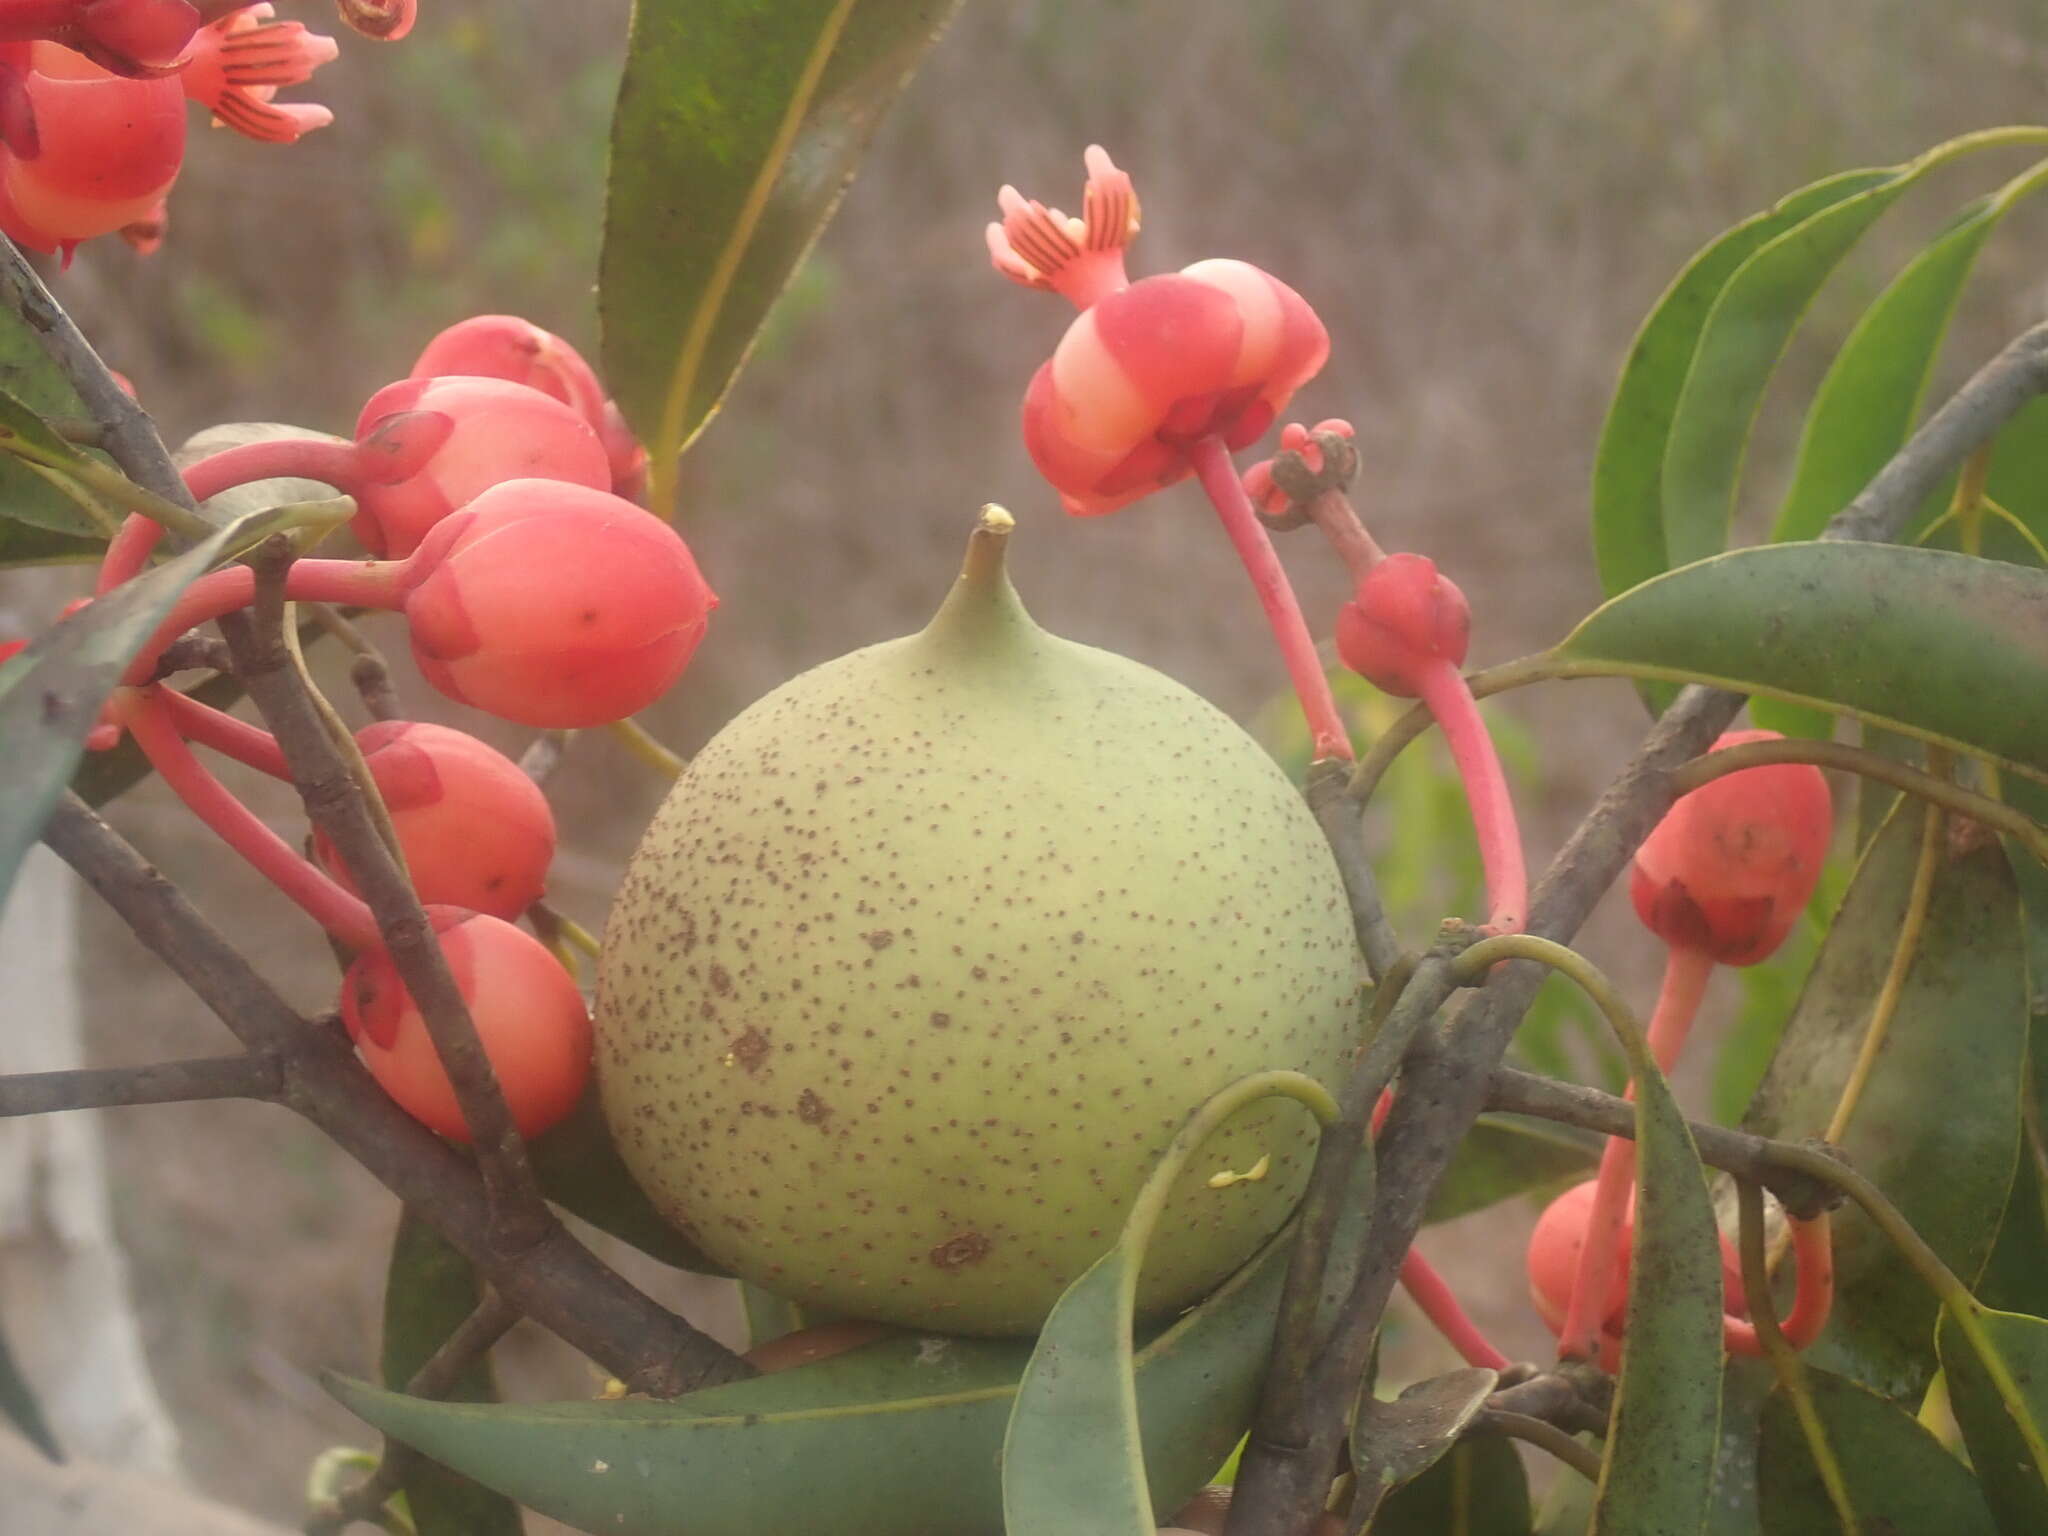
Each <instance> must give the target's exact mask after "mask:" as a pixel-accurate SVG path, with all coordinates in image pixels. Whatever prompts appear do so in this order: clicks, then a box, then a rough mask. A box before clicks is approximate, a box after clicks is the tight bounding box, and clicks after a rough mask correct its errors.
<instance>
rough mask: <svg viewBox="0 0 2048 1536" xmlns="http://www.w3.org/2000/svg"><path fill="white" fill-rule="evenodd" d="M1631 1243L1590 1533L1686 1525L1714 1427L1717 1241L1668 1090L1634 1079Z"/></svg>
mask: <svg viewBox="0 0 2048 1536" xmlns="http://www.w3.org/2000/svg"><path fill="white" fill-rule="evenodd" d="M1636 1094H1637V1107H1636V1135H1637V1162H1636V1215H1635V1243H1634V1250H1633V1256H1632V1257H1631V1259H1630V1263H1629V1282H1628V1318H1627V1324H1626V1327H1625V1329H1624V1331H1623V1335H1622V1337H1623V1340H1624V1343H1623V1345H1622V1354H1621V1380H1620V1382H1619V1384H1618V1385H1617V1387H1616V1390H1615V1399H1614V1417H1613V1420H1612V1426H1613V1427H1612V1432H1611V1434H1610V1435H1609V1437H1608V1442H1607V1455H1606V1459H1605V1460H1604V1461H1603V1462H1602V1463H1601V1468H1600V1490H1599V1494H1598V1496H1597V1497H1596V1498H1595V1500H1594V1504H1593V1536H1649V1533H1653V1532H1654V1533H1658V1536H1663V1533H1667V1532H1669V1533H1672V1536H1677V1533H1679V1532H1687V1533H1691V1532H1696V1531H1698V1530H1699V1529H1700V1528H1701V1526H1702V1525H1703V1524H1704V1523H1705V1521H1706V1518H1707V1509H1708V1505H1709V1502H1710V1500H1711V1496H1712V1492H1713V1485H1714V1456H1715V1452H1716V1450H1717V1449H1718V1446H1719V1442H1720V1433H1721V1309H1722V1296H1721V1245H1720V1234H1719V1232H1718V1229H1717V1228H1716V1227H1715V1225H1714V1211H1713V1206H1712V1205H1711V1204H1710V1203H1709V1201H1708V1199H1707V1181H1706V1172H1705V1170H1704V1169H1703V1168H1702V1167H1701V1165H1700V1158H1699V1152H1698V1150H1697V1149H1696V1148H1695V1147H1694V1146H1693V1141H1692V1132H1691V1131H1690V1130H1688V1129H1687V1127H1686V1123H1685V1117H1684V1115H1683V1114H1682V1113H1680V1111H1679V1108H1678V1101H1677V1100H1676V1099H1674V1098H1673V1097H1672V1096H1671V1085H1670V1084H1669V1083H1667V1082H1665V1080H1664V1077H1663V1074H1662V1073H1659V1072H1657V1071H1655V1070H1654V1069H1653V1070H1651V1071H1649V1072H1648V1073H1646V1074H1644V1075H1642V1076H1639V1077H1638V1079H1637V1082H1636Z"/></svg>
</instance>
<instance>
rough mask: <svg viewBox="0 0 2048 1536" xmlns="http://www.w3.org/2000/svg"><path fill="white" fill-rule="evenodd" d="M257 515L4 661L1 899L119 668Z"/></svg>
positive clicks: (0, 689)
mask: <svg viewBox="0 0 2048 1536" xmlns="http://www.w3.org/2000/svg"><path fill="white" fill-rule="evenodd" d="M260 526H261V525H260V522H259V521H258V520H257V519H253V518H252V519H245V520H244V521H242V522H240V523H235V524H232V525H230V526H229V527H226V528H223V529H221V530H220V531H218V532H217V533H214V534H212V535H210V536H209V537H208V538H206V539H205V540H204V541H202V542H201V543H200V544H198V545H196V546H194V547H193V548H192V549H189V550H187V551H186V552H185V553H184V554H182V555H179V556H178V557H177V558H176V559H175V560H172V561H170V562H168V563H167V564H165V565H161V566H158V567H157V568H156V569H155V570H153V571H149V572H147V573H145V574H144V575H142V576H140V577H138V578H136V579H135V580H134V581H131V582H129V583H127V584H126V585H125V586H123V587H121V588H120V589H119V590H118V591H115V592H110V593H108V594H107V595H106V596H105V597H102V598H99V599H97V600H96V601H94V602H92V603H89V604H88V605H86V606H85V607H84V608H81V609H80V610H79V611H78V612H77V613H74V614H73V615H72V616H71V617H70V618H68V619H63V620H60V621H59V622H58V623H56V624H54V625H52V626H51V627H50V628H49V629H47V630H45V631H44V632H43V633H42V634H41V635H39V636H37V637H36V639H35V640H34V641H33V642H32V643H31V644H30V645H29V647H28V649H27V650H25V651H23V652H22V653H21V654H20V655H18V656H16V657H15V658H14V659H13V660H11V661H9V662H8V663H7V664H6V665H5V666H0V783H4V784H6V785H7V794H6V797H5V798H4V800H0V901H4V900H5V897H6V893H7V891H8V889H9V888H10V887H11V886H12V885H13V884H14V876H15V872H16V870H17V869H18V868H19V867H20V864H21V858H22V855H23V854H24V853H26V852H27V851H28V850H29V848H30V847H32V846H33V845H34V844H35V842H36V840H37V838H38V837H40V836H41V834H42V826H43V820H44V818H45V817H47V816H48V815H49V812H50V807H51V806H52V805H54V804H55V803H56V801H57V797H58V796H59V795H60V794H62V793H63V791H64V786H65V782H66V781H67V780H68V779H69V778H70V777H71V771H72V769H73V768H74V767H75V766H76V765H77V763H78V759H79V757H80V755H81V753H82V751H83V748H84V742H85V735H86V732H88V731H89V730H91V729H92V727H93V725H94V723H95V722H96V720H97V719H98V716H99V710H100V705H101V704H102V703H104V702H105V701H106V697H107V695H108V694H109V693H111V692H112V691H113V688H114V685H115V684H116V683H117V682H118V681H120V677H121V672H122V670H123V669H124V668H125V667H126V666H127V665H128V663H129V661H130V660H131V659H132V658H133V657H134V655H135V653H136V652H137V651H138V650H140V649H141V648H142V646H143V644H144V642H145V641H147V640H148V639H149V637H150V635H151V634H152V633H154V632H155V630H156V627H157V625H158V624H160V623H162V622H163V620H164V619H165V618H166V617H168V616H169V614H170V610H171V608H172V606H173V605H174V604H175V603H176V602H177V600H178V595H179V594H180V593H181V592H183V591H184V590H185V588H186V587H188V586H190V585H191V584H192V583H193V582H194V581H195V580H197V579H198V578H199V577H200V576H201V575H203V574H204V573H205V572H206V569H207V567H208V566H210V565H211V564H212V563H213V561H214V560H215V559H216V558H217V557H218V556H219V554H220V553H221V551H222V550H224V549H226V548H228V547H230V546H231V545H232V544H234V543H236V542H238V541H240V540H245V539H247V537H248V536H249V534H250V532H251V531H252V529H256V528H260Z"/></svg>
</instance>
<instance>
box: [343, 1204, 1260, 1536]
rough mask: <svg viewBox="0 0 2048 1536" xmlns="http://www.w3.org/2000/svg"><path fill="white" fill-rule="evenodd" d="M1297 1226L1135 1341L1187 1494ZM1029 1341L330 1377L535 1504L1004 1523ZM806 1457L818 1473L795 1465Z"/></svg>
mask: <svg viewBox="0 0 2048 1536" xmlns="http://www.w3.org/2000/svg"><path fill="white" fill-rule="evenodd" d="M1292 1236H1293V1232H1292V1229H1291V1228H1290V1229H1289V1230H1288V1231H1286V1232H1284V1233H1282V1234H1281V1236H1280V1237H1279V1238H1277V1239H1276V1240H1275V1241H1274V1242H1273V1243H1272V1244H1270V1245H1268V1247H1267V1248H1266V1249H1265V1250H1264V1251H1263V1252H1261V1253H1260V1254H1259V1255H1258V1257H1256V1258H1255V1259H1253V1260H1252V1262H1251V1263H1249V1264H1247V1265H1246V1266H1245V1267H1244V1268H1243V1269H1241V1270H1239V1271H1238V1273H1237V1274H1236V1275H1234V1276H1233V1277H1232V1278H1231V1279H1230V1280H1228V1281H1227V1282H1225V1283H1224V1285H1223V1286H1222V1287H1221V1288H1220V1289H1219V1290H1217V1291H1216V1292H1215V1294H1213V1295H1211V1296H1210V1297H1209V1298H1208V1299H1207V1300H1206V1301H1204V1302H1203V1303H1202V1304H1201V1305H1200V1306H1198V1307H1196V1308H1195V1309H1194V1310H1193V1311H1191V1312H1189V1313H1187V1314H1185V1315H1184V1316H1183V1317H1181V1318H1180V1319H1179V1320H1178V1321H1176V1322H1174V1323H1173V1324H1172V1325H1171V1326H1170V1327H1167V1328H1165V1329H1163V1330H1161V1331H1159V1332H1157V1333H1155V1334H1152V1335H1150V1336H1149V1338H1148V1339H1147V1340H1146V1341H1145V1342H1144V1343H1142V1344H1141V1345H1140V1346H1139V1347H1138V1349H1137V1351H1136V1353H1135V1355H1134V1357H1133V1361H1134V1364H1135V1366H1136V1377H1137V1391H1138V1410H1139V1421H1140V1423H1141V1424H1142V1426H1143V1431H1144V1445H1145V1474H1146V1479H1147V1481H1148V1483H1149V1484H1150V1486H1151V1487H1152V1489H1153V1491H1154V1493H1155V1494H1156V1495H1157V1496H1158V1497H1159V1499H1160V1502H1161V1505H1162V1506H1163V1507H1167V1508H1172V1507H1176V1504H1177V1502H1179V1501H1185V1500H1186V1499H1187V1498H1188V1497H1189V1496H1190V1495H1191V1494H1193V1493H1194V1491H1195V1490H1196V1489H1197V1488H1200V1487H1201V1486H1202V1485H1203V1484H1204V1483H1205V1482H1207V1481H1208V1479H1209V1475H1210V1474H1211V1473H1212V1472H1214V1471H1215V1470H1216V1468H1217V1467H1218V1466H1219V1465H1220V1464H1221V1463H1222V1461H1223V1459H1224V1457H1226V1456H1227V1455H1229V1454H1230V1449H1231V1447H1232V1446H1233V1445H1235V1444H1236V1443H1237V1440H1238V1437H1239V1436H1240V1435H1242V1434H1243V1433H1244V1430H1245V1427H1246V1425H1248V1424H1249V1423H1250V1420H1251V1414H1252V1409H1253V1406H1254V1404H1255V1403H1256V1402H1257V1398H1258V1390H1259V1378H1260V1375H1261V1373H1262V1372H1263V1370H1264V1368H1265V1362H1266V1354H1267V1351H1268V1349H1269V1348H1270V1347H1271V1344H1272V1337H1273V1319H1274V1316H1275V1313H1276V1311H1277V1309H1278V1306H1279V1297H1280V1286H1281V1281H1282V1279H1283V1277H1284V1274H1285V1270H1286V1265H1287V1251H1288V1246H1289V1243H1290V1241H1291V1239H1292ZM1031 1349H1032V1342H1031V1341H1030V1340H1028V1339H968V1338H948V1337H943V1336H938V1335H917V1334H902V1335H898V1336H896V1337H893V1338H889V1339H884V1340H881V1341H879V1342H877V1343H874V1344H870V1345H867V1346H865V1347H864V1348H861V1349H856V1350H850V1351H848V1352H847V1353H845V1354H842V1355H837V1356H834V1357H832V1358H831V1359H827V1360H822V1361H820V1362H818V1363H817V1364H815V1365H807V1366H803V1367H800V1368H798V1369H796V1370H791V1371H785V1372H781V1373H779V1374H777V1375H773V1376H762V1377H757V1378H755V1379H754V1380H751V1381H742V1382H735V1383H733V1384H731V1385H729V1386H723V1387H713V1388H711V1389H709V1390H708V1391H704V1392H696V1393H692V1394H691V1395H689V1396H687V1397H682V1398H677V1399H675V1400H674V1401H672V1402H634V1401H624V1402H599V1403H591V1402H573V1403H542V1404H461V1403H438V1402H427V1401H423V1400H421V1399H418V1398H409V1397H404V1396H401V1395H399V1394H397V1393H393V1392H383V1391H379V1390H378V1389H377V1388H375V1387H372V1386H370V1385H368V1384H367V1383H363V1382H355V1381H349V1380H346V1379H342V1378H330V1379H329V1382H328V1385H329V1387H330V1389H331V1390H332V1391H333V1392H334V1393H335V1395H336V1396H337V1397H339V1398H340V1399H341V1400H342V1402H343V1403H345V1404H346V1405H347V1406H348V1407H349V1408H350V1409H351V1410H352V1411H354V1412H355V1413H357V1414H359V1415H360V1416H361V1417H363V1418H364V1419H367V1420H368V1421H369V1422H370V1423H371V1424H373V1425H375V1426H376V1427H377V1428H379V1429H383V1430H385V1431H387V1432H389V1433H392V1434H395V1435H397V1436H399V1437H400V1438H401V1439H403V1440H404V1441H405V1442H406V1443H407V1444H409V1445H413V1446H417V1447H418V1448H419V1449H420V1450H421V1451H423V1452H425V1453H426V1454H427V1455H430V1456H433V1457H434V1458H435V1459H437V1460H439V1461H441V1462H443V1463H445V1464H447V1465H449V1466H452V1467H456V1468H458V1469H459V1470H461V1471H463V1472H466V1473H468V1474H469V1475H470V1476H472V1477H475V1478H476V1479H477V1480H478V1481H480V1482H482V1483H485V1484H486V1485H488V1486H491V1487H495V1488H498V1489H500V1490H501V1491H503V1492H504V1493H506V1494H508V1495H509V1496H511V1497H512V1498H514V1499H516V1500H518V1501H519V1502H520V1503H521V1504H524V1505H527V1506H529V1507H531V1508H533V1509H536V1510H539V1511H540V1512H541V1513H543V1514H547V1515H551V1516H553V1517H554V1518H555V1519H557V1520H561V1521H564V1522H566V1523H568V1524H570V1525H573V1526H577V1527H579V1528H581V1529H585V1530H601V1531H615V1532H619V1533H621V1536H671V1533H672V1536H759V1533H761V1532H763V1531H770V1530H792V1531H805V1532H811V1533H814V1536H824V1533H825V1531H826V1529H827V1528H826V1527H825V1526H824V1525H823V1522H822V1520H821V1516H820V1511H824V1510H829V1511H831V1512H832V1524H831V1526H830V1527H829V1530H830V1536H960V1533H962V1532H967V1531H995V1530H1000V1529H1001V1528H1002V1520H1003V1515H1002V1508H1003V1505H1002V1486H1001V1480H1000V1473H999V1470H998V1456H999V1453H1000V1448H1001V1446H1002V1442H1003V1431H1004V1427H1005V1424H1006V1422H1007V1421H1008V1419H1009V1416H1010V1407H1011V1404H1012V1402H1013V1401H1014V1400H1015V1397H1016V1393H1017V1383H1018V1379H1019V1377H1020V1376H1021V1375H1022V1374H1023V1371H1024V1367H1025V1363H1026V1362H1027V1361H1028V1360H1029V1358H1030V1355H1031ZM792 1469H801V1475H800V1476H797V1475H792Z"/></svg>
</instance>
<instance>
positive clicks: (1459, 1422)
mask: <svg viewBox="0 0 2048 1536" xmlns="http://www.w3.org/2000/svg"><path fill="white" fill-rule="evenodd" d="M1499 1383H1500V1373H1499V1372H1498V1371H1490V1370H1487V1369H1485V1368H1484V1367H1482V1366H1468V1367H1467V1368H1466V1369H1464V1370H1461V1371H1451V1372H1449V1373H1448V1374H1446V1375H1443V1376H1432V1377H1431V1378H1430V1379H1429V1380H1427V1381H1418V1382H1417V1383H1415V1385H1414V1386H1412V1387H1409V1388H1408V1389H1407V1390H1406V1391H1405V1392H1403V1393H1402V1394H1401V1395H1400V1396H1399V1397H1396V1398H1393V1399H1391V1400H1389V1399H1383V1398H1381V1397H1378V1396H1376V1395H1375V1394H1374V1392H1373V1389H1372V1382H1371V1381H1370V1380H1367V1381H1365V1382H1362V1383H1360V1385H1359V1389H1358V1402H1357V1405H1356V1406H1355V1408H1354V1409H1353V1410H1352V1415H1351V1469H1352V1471H1353V1473H1354V1474H1355V1475H1356V1480H1355V1481H1354V1482H1353V1484H1352V1491H1351V1521H1352V1524H1353V1525H1358V1524H1361V1523H1362V1522H1363V1521H1365V1520H1366V1519H1368V1518H1369V1517H1370V1516H1372V1514H1373V1513H1374V1512H1375V1511H1376V1510H1378V1509H1379V1508H1380V1506H1381V1504H1382V1503H1383V1502H1384V1501H1385V1499H1386V1498H1387V1496H1388V1495H1389V1494H1390V1493H1392V1492H1393V1491H1394V1490H1395V1489H1397V1488H1399V1487H1400V1486H1401V1485H1402V1484H1404V1483H1412V1482H1413V1481H1415V1479H1416V1478H1418V1477H1421V1476H1422V1475H1423V1474H1424V1473H1425V1472H1427V1471H1428V1470H1429V1469H1430V1468H1431V1467H1433V1466H1435V1465H1436V1464H1437V1463H1438V1462H1439V1461H1441V1460H1443V1458H1444V1455H1445V1453H1446V1452H1448V1451H1449V1450H1450V1449H1451V1448H1452V1447H1453V1446H1455V1445H1456V1444H1457V1443H1458V1437H1459V1436H1460V1435H1462V1434H1464V1432H1465V1428H1466V1426H1467V1425H1469V1424H1470V1423H1471V1422H1472V1420H1473V1418H1474V1417H1475V1416H1476V1415H1477V1414H1478V1412H1479V1410H1480V1409H1481V1408H1484V1407H1485V1406H1486V1399H1487V1396H1488V1395H1489V1394H1490V1393H1491V1392H1492V1391H1493V1389H1494V1388H1495V1387H1496V1386H1497V1385H1499Z"/></svg>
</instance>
